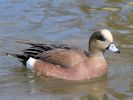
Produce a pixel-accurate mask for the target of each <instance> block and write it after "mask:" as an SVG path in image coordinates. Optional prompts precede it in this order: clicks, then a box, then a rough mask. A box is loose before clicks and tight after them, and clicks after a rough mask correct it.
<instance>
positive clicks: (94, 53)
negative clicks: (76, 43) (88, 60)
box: [89, 49, 104, 59]
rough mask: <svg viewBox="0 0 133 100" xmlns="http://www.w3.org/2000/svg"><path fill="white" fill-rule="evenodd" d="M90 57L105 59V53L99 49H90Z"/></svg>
mask: <svg viewBox="0 0 133 100" xmlns="http://www.w3.org/2000/svg"><path fill="white" fill-rule="evenodd" d="M89 57H96V58H100V59H104V51H101V50H97V49H95V50H94V49H89Z"/></svg>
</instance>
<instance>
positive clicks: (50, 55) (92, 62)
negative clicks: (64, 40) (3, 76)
mask: <svg viewBox="0 0 133 100" xmlns="http://www.w3.org/2000/svg"><path fill="white" fill-rule="evenodd" d="M16 42H19V43H23V44H29V45H31V47H30V48H28V49H25V50H23V51H22V52H21V53H7V54H8V55H11V56H14V57H17V58H18V60H20V61H21V62H22V63H23V64H24V65H25V66H26V67H27V68H28V69H30V70H31V71H32V72H33V73H36V74H37V75H38V76H43V77H53V78H58V79H64V80H90V79H95V78H99V77H102V76H105V75H106V74H107V62H106V60H105V58H104V53H105V51H106V50H110V51H113V52H114V53H120V50H119V49H118V48H117V47H116V46H115V44H114V43H113V36H112V34H111V32H110V31H109V30H107V29H102V30H99V31H96V32H94V33H93V34H92V35H91V37H90V40H89V47H88V49H89V52H86V51H84V50H83V49H81V48H78V47H73V46H68V45H61V44H40V43H29V42H22V41H16Z"/></svg>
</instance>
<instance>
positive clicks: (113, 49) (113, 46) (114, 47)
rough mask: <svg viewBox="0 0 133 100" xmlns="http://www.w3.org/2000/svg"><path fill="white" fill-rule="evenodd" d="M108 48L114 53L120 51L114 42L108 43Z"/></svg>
mask: <svg viewBox="0 0 133 100" xmlns="http://www.w3.org/2000/svg"><path fill="white" fill-rule="evenodd" d="M108 50H110V51H112V52H114V53H120V50H119V49H118V48H117V47H116V46H115V44H113V43H112V44H110V46H109V47H108Z"/></svg>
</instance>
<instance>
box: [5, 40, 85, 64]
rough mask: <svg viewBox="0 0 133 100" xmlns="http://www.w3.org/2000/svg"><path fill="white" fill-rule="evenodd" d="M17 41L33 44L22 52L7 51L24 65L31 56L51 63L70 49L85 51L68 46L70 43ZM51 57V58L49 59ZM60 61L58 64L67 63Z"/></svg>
mask: <svg viewBox="0 0 133 100" xmlns="http://www.w3.org/2000/svg"><path fill="white" fill-rule="evenodd" d="M16 42H18V43H23V44H29V45H31V47H30V48H28V49H25V50H23V51H22V52H20V53H15V54H14V53H7V54H8V55H11V56H15V57H16V58H18V59H19V60H20V61H21V62H22V63H23V64H24V65H25V64H26V61H27V60H28V59H29V57H33V58H37V59H42V60H43V61H47V62H48V61H49V63H52V62H56V63H57V61H54V60H53V59H56V58H59V57H60V56H61V55H62V54H64V53H65V54H66V53H67V55H68V54H69V53H68V52H69V51H73V52H75V51H83V50H81V49H79V48H76V47H72V46H68V45H62V44H42V43H31V42H24V41H16ZM61 49H62V50H61ZM63 50H64V52H63ZM59 51H62V53H59ZM70 54H71V53H70ZM70 54H69V57H70ZM54 57H55V58H54ZM50 58H51V60H48V59H50ZM60 59H61V58H60ZM60 59H58V61H59V62H60ZM59 62H58V63H57V64H59V65H65V66H66V64H60V63H59Z"/></svg>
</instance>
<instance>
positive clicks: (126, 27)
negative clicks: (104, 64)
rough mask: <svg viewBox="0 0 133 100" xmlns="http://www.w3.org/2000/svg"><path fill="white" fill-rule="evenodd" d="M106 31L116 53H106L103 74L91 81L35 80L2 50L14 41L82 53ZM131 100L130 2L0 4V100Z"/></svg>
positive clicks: (3, 0)
mask: <svg viewBox="0 0 133 100" xmlns="http://www.w3.org/2000/svg"><path fill="white" fill-rule="evenodd" d="M102 28H107V29H109V30H110V31H112V33H113V36H114V41H115V42H116V43H117V45H118V46H119V47H120V49H121V54H120V55H117V54H112V53H110V52H106V59H107V60H108V64H109V68H108V76H107V77H104V78H101V79H99V80H96V81H92V82H68V81H61V80H49V79H43V80H42V79H40V78H38V77H35V76H33V75H32V73H31V72H30V71H28V70H27V69H25V68H24V66H23V65H22V64H21V63H20V62H18V61H17V60H16V59H14V58H12V57H7V56H5V55H3V52H5V51H8V52H19V51H20V50H22V49H24V48H27V47H28V46H26V45H19V44H17V43H15V42H13V40H15V39H20V40H26V41H33V42H42V43H52V42H54V43H66V44H72V45H76V46H79V47H82V48H84V49H87V48H88V45H87V43H88V39H89V37H90V35H91V33H92V32H93V31H95V30H98V29H102ZM18 99H19V100H133V1H132V0H0V100H18Z"/></svg>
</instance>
